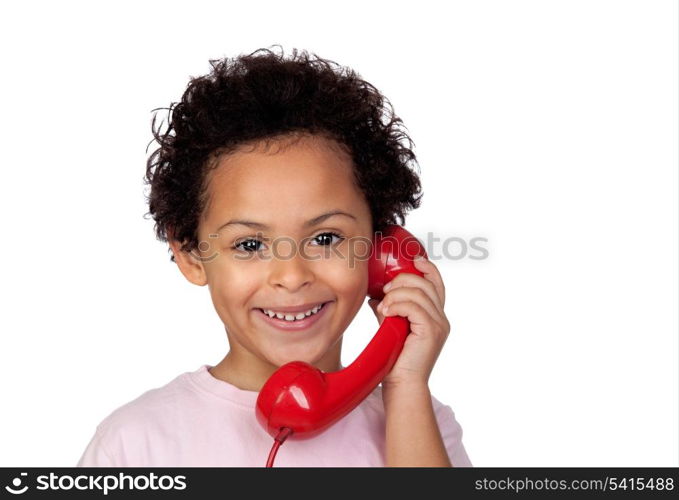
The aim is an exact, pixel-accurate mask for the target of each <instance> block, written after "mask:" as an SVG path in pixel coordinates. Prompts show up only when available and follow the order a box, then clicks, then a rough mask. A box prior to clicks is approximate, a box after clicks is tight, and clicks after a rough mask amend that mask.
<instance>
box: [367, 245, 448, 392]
mask: <svg viewBox="0 0 679 500" xmlns="http://www.w3.org/2000/svg"><path fill="white" fill-rule="evenodd" d="M414 262H415V267H416V268H417V269H418V270H419V271H421V272H423V273H424V276H418V275H416V274H413V273H401V274H398V275H397V276H396V277H395V278H394V279H393V280H391V281H390V282H389V283H388V284H387V285H385V296H384V298H383V299H382V301H381V302H380V301H378V300H376V299H370V300H368V305H369V306H370V308H371V309H372V310H373V312H374V313H375V316H376V317H377V321H378V322H379V324H380V325H381V324H382V321H384V318H385V317H388V316H403V317H405V318H407V319H408V321H409V322H410V333H409V334H408V336H407V337H406V341H405V344H404V346H403V350H402V351H401V354H400V355H399V357H398V359H397V360H396V363H395V364H394V366H393V367H392V369H391V371H390V372H389V373H388V374H387V376H386V377H385V378H384V380H383V381H382V386H383V387H387V386H395V385H410V384H413V383H414V384H419V385H422V384H424V385H427V384H428V381H429V375H430V374H431V371H432V369H433V368H434V363H436V360H437V358H438V356H439V354H440V353H441V349H443V345H444V344H445V342H446V339H447V338H448V334H449V333H450V323H449V322H448V318H446V315H445V312H444V311H443V306H444V304H445V287H444V286H443V279H441V274H440V273H439V271H438V269H437V268H436V266H435V265H434V264H433V263H432V262H431V261H429V260H428V259H426V258H424V257H423V258H419V259H418V258H416V259H415V261H414ZM390 285H391V286H390Z"/></svg>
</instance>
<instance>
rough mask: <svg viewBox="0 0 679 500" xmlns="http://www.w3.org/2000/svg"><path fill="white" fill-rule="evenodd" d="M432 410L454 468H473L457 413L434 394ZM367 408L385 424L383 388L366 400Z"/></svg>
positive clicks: (377, 389) (376, 390)
mask: <svg viewBox="0 0 679 500" xmlns="http://www.w3.org/2000/svg"><path fill="white" fill-rule="evenodd" d="M431 403H432V408H433V410H434V415H435V417H436V422H437V424H438V427H439V431H440V433H441V438H442V440H443V443H444V445H445V447H446V450H447V451H448V456H449V457H450V461H451V463H452V464H453V466H454V467H472V464H471V461H470V459H469V456H468V455H467V451H466V449H465V447H464V444H463V443H462V437H463V430H462V425H461V424H460V422H459V421H458V418H457V416H456V415H455V412H454V411H453V409H452V408H451V406H450V405H447V404H444V403H443V402H441V401H440V400H439V399H438V398H436V397H435V396H434V395H433V394H432V395H431ZM365 406H366V408H369V410H368V411H369V412H370V413H371V414H372V415H373V416H375V417H377V420H378V421H379V423H380V425H383V423H384V403H383V402H382V386H381V385H380V386H377V388H376V389H375V390H374V391H373V392H372V393H371V394H370V395H369V396H368V397H367V398H366V400H365Z"/></svg>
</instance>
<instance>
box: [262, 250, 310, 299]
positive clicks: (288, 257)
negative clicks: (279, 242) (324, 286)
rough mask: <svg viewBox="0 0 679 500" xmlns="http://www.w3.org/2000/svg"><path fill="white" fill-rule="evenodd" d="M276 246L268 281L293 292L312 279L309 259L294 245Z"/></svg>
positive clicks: (274, 285)
mask: <svg viewBox="0 0 679 500" xmlns="http://www.w3.org/2000/svg"><path fill="white" fill-rule="evenodd" d="M283 246H284V247H285V248H278V249H277V251H276V252H274V253H275V255H274V256H273V257H272V259H271V265H270V274H269V283H270V284H271V285H272V286H273V287H275V288H278V287H283V288H287V289H288V290H289V291H291V292H294V291H296V290H297V289H299V288H301V287H303V286H305V285H308V284H309V283H311V282H313V280H314V273H313V271H312V269H311V267H310V264H311V261H310V260H309V259H308V258H305V257H304V255H303V252H300V251H299V249H298V248H297V247H296V245H295V246H294V248H293V244H291V243H287V244H285V245H283Z"/></svg>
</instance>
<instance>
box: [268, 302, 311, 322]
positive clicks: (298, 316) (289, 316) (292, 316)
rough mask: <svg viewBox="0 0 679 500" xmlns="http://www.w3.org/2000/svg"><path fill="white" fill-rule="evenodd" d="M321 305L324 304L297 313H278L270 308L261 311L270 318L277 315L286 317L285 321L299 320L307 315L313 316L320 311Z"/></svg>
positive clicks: (279, 317)
mask: <svg viewBox="0 0 679 500" xmlns="http://www.w3.org/2000/svg"><path fill="white" fill-rule="evenodd" d="M321 307H323V305H322V304H321V305H318V306H316V307H314V308H312V309H309V310H308V311H306V312H300V313H297V314H296V315H295V314H285V313H279V312H278V313H277V312H275V311H272V310H270V309H261V311H262V312H263V313H264V314H266V315H268V316H269V317H270V318H273V317H276V318H278V319H284V320H285V321H297V320H301V319H304V318H306V317H307V316H311V315H312V314H316V313H317V312H318V311H320V309H321Z"/></svg>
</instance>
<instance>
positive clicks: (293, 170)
mask: <svg viewBox="0 0 679 500" xmlns="http://www.w3.org/2000/svg"><path fill="white" fill-rule="evenodd" d="M362 198H363V196H362V193H361V192H360V190H359V189H358V187H357V186H356V185H355V182H354V178H353V163H352V159H351V156H350V154H349V153H348V152H347V151H346V150H344V148H342V147H341V146H340V145H339V144H337V143H336V142H334V141H332V140H330V139H326V138H323V137H318V136H314V137H309V136H301V137H295V138H292V139H290V138H287V139H285V140H283V141H272V142H271V143H269V144H265V143H258V144H253V145H248V146H246V147H242V148H239V149H238V150H237V151H236V152H234V153H231V154H228V155H225V156H224V157H222V158H220V159H219V160H218V162H217V164H216V167H215V169H214V170H213V171H212V172H210V175H209V181H208V200H209V202H208V209H207V210H206V214H205V217H206V219H207V220H208V221H210V220H211V219H213V218H215V217H216V218H218V219H222V218H224V217H228V216H231V215H236V216H247V217H252V218H256V217H258V218H260V219H264V218H266V219H267V220H271V221H273V220H280V219H281V218H285V219H289V218H294V219H297V218H298V219H302V218H305V217H306V216H307V215H308V214H309V213H316V212H318V211H319V210H320V211H322V210H323V209H324V208H327V207H328V206H330V205H332V208H345V209H350V208H352V207H355V206H356V205H357V204H359V203H361V201H362ZM305 220H306V219H305ZM213 222H216V221H213Z"/></svg>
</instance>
